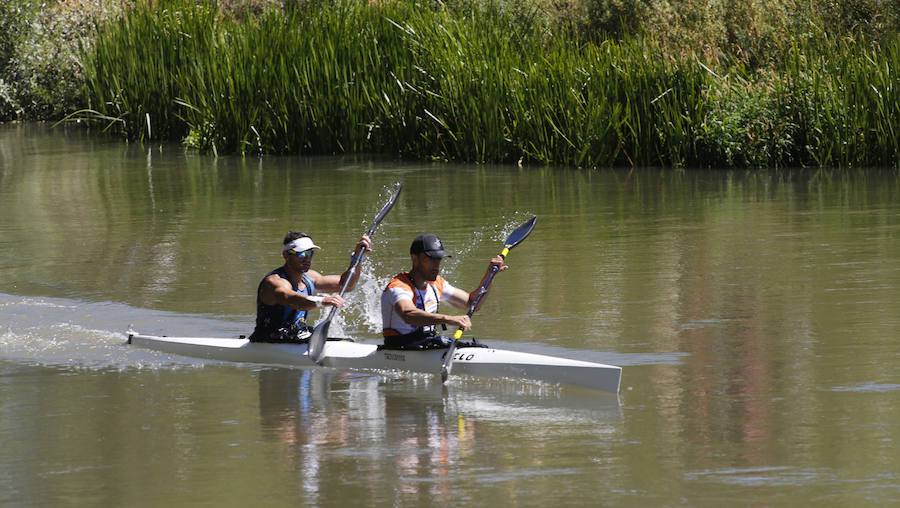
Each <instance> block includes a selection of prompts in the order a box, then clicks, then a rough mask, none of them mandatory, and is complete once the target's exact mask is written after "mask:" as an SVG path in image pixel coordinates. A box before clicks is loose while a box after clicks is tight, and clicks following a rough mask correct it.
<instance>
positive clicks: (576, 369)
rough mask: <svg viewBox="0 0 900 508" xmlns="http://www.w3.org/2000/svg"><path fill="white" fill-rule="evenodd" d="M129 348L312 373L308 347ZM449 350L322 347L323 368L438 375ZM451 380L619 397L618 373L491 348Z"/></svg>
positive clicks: (148, 344)
mask: <svg viewBox="0 0 900 508" xmlns="http://www.w3.org/2000/svg"><path fill="white" fill-rule="evenodd" d="M128 342H129V343H130V344H133V345H135V346H140V347H143V348H147V349H153V350H156V351H162V352H165V353H172V354H177V355H182V356H190V357H194V358H206V359H211V360H221V361H230V362H249V363H259V364H269V365H290V366H298V367H316V364H315V363H313V361H312V360H311V359H310V358H309V356H308V355H307V346H306V344H271V343H261V342H250V341H249V340H248V339H228V338H212V337H209V338H205V337H160V336H154V335H141V334H138V333H131V332H129V334H128ZM447 351H448V350H447V349H428V350H424V351H416V350H396V349H378V347H377V346H376V345H374V344H361V343H358V342H353V341H348V340H337V341H328V342H326V343H325V351H324V366H326V367H333V368H337V369H373V370H405V371H411V372H424V373H429V374H440V372H441V364H442V363H443V358H444V355H445V354H446V353H447ZM453 356H454V359H453V374H454V375H463V376H487V377H508V378H525V379H535V380H540V381H547V382H552V383H563V384H569V385H576V386H582V387H587V388H592V389H595V390H602V391H605V392H610V393H618V392H619V384H620V381H621V377H622V369H621V367H616V366H613V365H605V364H601V363H593V362H585V361H580V360H570V359H567V358H559V357H555V356H547V355H539V354H533V353H520V352H517V351H508V350H503V349H493V348H481V347H472V348H459V349H456V351H455V352H454V355H453Z"/></svg>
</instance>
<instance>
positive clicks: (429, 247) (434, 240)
mask: <svg viewBox="0 0 900 508" xmlns="http://www.w3.org/2000/svg"><path fill="white" fill-rule="evenodd" d="M421 252H424V253H425V255H426V256H428V257H430V258H435V259H441V258H445V257H453V256H451V255H450V254H447V251H445V250H444V245H443V244H441V239H440V238H438V237H437V235H432V234H430V233H429V234H427V235H419V236H417V237H416V239H415V240H413V242H412V245H410V246H409V253H410V254H419V253H421Z"/></svg>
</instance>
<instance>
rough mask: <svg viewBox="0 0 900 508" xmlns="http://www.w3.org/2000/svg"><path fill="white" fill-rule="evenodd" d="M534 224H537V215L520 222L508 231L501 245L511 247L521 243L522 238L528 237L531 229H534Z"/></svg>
mask: <svg viewBox="0 0 900 508" xmlns="http://www.w3.org/2000/svg"><path fill="white" fill-rule="evenodd" d="M535 224H537V215H535V216H534V217H532V218H531V219H529V220H528V221H526V222H524V223H522V224H521V225H520V226H519V227H517V228H516V229H515V231H513V232H512V233H510V234H509V236H508V237H507V238H506V241H505V242H504V243H503V246H504V247H506V248H507V249H512V248H513V247H515V246H516V245H519V244H520V243H522V240H524V239H526V238H528V235H530V234H531V230H532V229H534V225H535Z"/></svg>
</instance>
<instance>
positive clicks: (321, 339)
mask: <svg viewBox="0 0 900 508" xmlns="http://www.w3.org/2000/svg"><path fill="white" fill-rule="evenodd" d="M401 188H403V184H402V183H397V188H395V189H394V193H393V194H392V195H391V198H390V199H389V200H388V201H387V203H385V204H384V206H383V207H381V211H380V212H378V215H376V216H375V219H374V220H373V221H372V225H371V226H369V230H368V231H366V236H368V237H369V238H372V234H373V233H375V228H377V227H378V224H379V223H380V222H381V219H384V216H385V215H387V214H388V212H390V211H391V208H393V207H394V203H396V202H397V196H399V195H400V189H401ZM365 255H366V249H365V248H363V247H359V248H358V249H356V252H355V253H354V254H353V261H352V262H351V263H350V268H348V269H347V278H346V279H344V284H343V285H342V286H341V292H340V293H338V294H339V295H340V296H344V291H346V290H347V285H348V284H349V283H350V278H351V277H352V276H353V270H354V269H355V268H356V265H358V264H359V263H361V262H362V259H363V256H365ZM337 311H338V308H337V307H332V308H331V311H329V312H328V316H327V317H325V320H324V321H322V322H321V323H319V324H317V325H316V328H315V329H314V330H313V333H312V335H310V337H309V348H308V350H307V351H308V352H309V357H310V359H312V361H314V362H316V363H317V364H318V365H322V362H323V361H325V358H324V355H323V353H324V351H325V340H326V339H327V337H328V327H329V326H331V318H333V317H334V315H335V314H337Z"/></svg>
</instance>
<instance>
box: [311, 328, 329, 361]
mask: <svg viewBox="0 0 900 508" xmlns="http://www.w3.org/2000/svg"><path fill="white" fill-rule="evenodd" d="M330 325H331V319H330V318H329V319H326V320H325V321H323V322H321V323H319V324H318V325H316V328H315V329H314V330H313V333H312V335H310V336H309V349H308V354H309V359H310V360H312V361H313V362H315V363H316V365H322V362H323V361H324V360H325V357H324V355H323V354H322V353H324V352H325V341H326V340H327V339H328V327H329V326H330Z"/></svg>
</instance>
